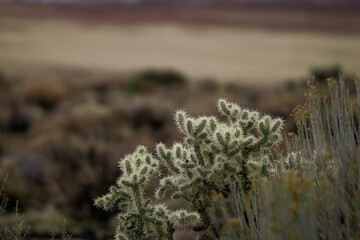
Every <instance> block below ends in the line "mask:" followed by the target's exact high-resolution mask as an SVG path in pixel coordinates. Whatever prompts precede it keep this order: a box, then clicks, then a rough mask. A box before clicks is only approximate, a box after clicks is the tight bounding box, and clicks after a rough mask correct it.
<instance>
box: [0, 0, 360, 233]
mask: <svg viewBox="0 0 360 240" xmlns="http://www.w3.org/2000/svg"><path fill="white" fill-rule="evenodd" d="M359 70H360V4H359V2H358V1H357V0H353V1H351V0H348V1H345V0H343V1H341V0H333V1H330V0H329V1H326V0H319V1H316V0H312V1H302V0H289V1H268V0H263V1H261V0H257V1H250V0H249V1H241V0H237V1H235V0H233V1H231V0H218V1H216V0H214V1H211V0H138V1H136V0H122V1H121V0H98V1H96V0H89V1H86V0H82V1H80V0H79V1H72V0H38V1H36V0H24V1H16V0H7V1H6V0H0V179H1V180H3V179H4V178H5V177H6V176H8V177H7V184H6V194H7V196H8V197H9V198H10V202H9V205H8V212H9V214H6V215H4V216H2V217H1V218H0V221H2V222H6V221H9V219H11V218H12V217H13V215H12V214H11V212H12V210H13V208H14V207H15V205H16V200H18V201H19V206H20V208H21V211H22V213H23V214H24V219H25V221H26V224H28V225H29V226H30V227H31V232H30V235H29V238H31V239H49V238H51V237H52V238H56V237H58V236H61V232H62V231H63V227H62V226H63V224H62V223H63V221H64V219H66V221H67V227H68V231H69V232H71V234H73V236H74V238H75V239H110V238H111V237H112V234H113V229H114V225H115V224H116V220H115V218H114V214H111V213H104V212H103V211H102V210H99V209H96V208H94V207H93V199H94V198H95V197H97V196H101V195H102V194H104V193H105V192H106V191H107V189H108V187H109V186H110V185H112V184H113V183H114V182H115V180H116V178H117V177H118V176H119V174H120V171H119V170H118V168H117V161H118V160H119V159H120V158H121V157H123V156H124V155H125V154H127V153H131V152H132V151H133V150H134V149H135V147H136V146H137V145H138V144H143V145H146V146H148V148H149V149H150V150H151V151H153V149H154V146H155V144H156V143H157V142H160V141H162V142H164V143H166V144H171V143H172V142H173V141H176V140H180V139H181V135H180V134H179V133H178V132H177V131H176V128H175V126H174V121H173V113H174V112H175V111H176V110H177V109H179V108H182V109H185V110H186V111H188V113H189V114H192V115H203V114H217V112H216V107H215V103H216V100H217V99H218V98H220V97H225V98H228V99H229V100H232V101H235V102H237V103H239V104H240V105H241V106H244V107H250V108H255V109H257V110H259V111H262V112H265V113H269V114H272V115H274V116H280V117H282V118H284V119H285V122H286V127H285V130H284V132H289V131H290V132H294V131H296V127H295V123H294V121H293V120H292V118H291V116H290V115H291V113H292V109H294V108H295V107H296V106H297V105H299V104H303V103H304V99H305V97H304V92H305V89H306V81H307V80H309V79H312V78H313V77H315V79H316V81H318V82H319V83H320V84H322V83H324V82H326V79H327V78H329V77H338V76H339V75H343V76H345V78H351V77H353V76H354V75H356V74H357V73H358V72H359ZM153 185H154V187H155V186H156V181H154V183H153ZM152 190H153V189H149V196H152ZM167 204H168V205H169V206H170V207H172V208H177V207H178V206H181V205H182V203H181V202H177V201H173V200H172V201H168V202H167ZM188 235H189V233H188V230H186V229H185V230H182V231H180V232H179V233H177V237H178V239H183V238H184V237H185V236H188Z"/></svg>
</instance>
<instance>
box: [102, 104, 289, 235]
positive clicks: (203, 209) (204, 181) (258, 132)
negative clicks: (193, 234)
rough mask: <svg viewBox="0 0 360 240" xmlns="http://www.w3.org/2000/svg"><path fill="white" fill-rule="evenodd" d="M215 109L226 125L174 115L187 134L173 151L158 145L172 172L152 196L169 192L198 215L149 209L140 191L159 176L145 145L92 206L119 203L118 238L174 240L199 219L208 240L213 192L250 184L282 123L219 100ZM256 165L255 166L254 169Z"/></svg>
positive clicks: (211, 119) (128, 158)
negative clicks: (237, 181)
mask: <svg viewBox="0 0 360 240" xmlns="http://www.w3.org/2000/svg"><path fill="white" fill-rule="evenodd" d="M218 108H219V111H220V112H221V113H222V114H223V115H225V116H226V117H227V118H228V121H227V122H226V123H224V122H220V121H219V120H218V119H216V118H215V117H198V118H192V117H189V116H188V115H187V114H186V113H185V112H184V111H178V112H176V114H175V116H176V123H177V126H178V128H179V130H180V131H181V132H182V133H183V134H184V135H185V137H184V141H183V142H182V143H175V144H174V145H173V146H172V148H167V147H166V146H165V145H164V144H162V143H159V144H158V145H157V147H156V148H157V153H158V156H159V158H160V159H161V160H162V161H163V162H164V163H165V165H166V166H167V168H168V169H169V170H170V172H172V173H173V174H172V175H171V176H168V177H165V178H163V179H161V180H160V186H159V188H158V189H157V191H156V197H158V198H161V197H162V196H164V193H165V191H166V190H169V189H171V190H173V195H172V197H173V198H183V199H185V200H187V201H188V202H190V203H192V205H193V207H194V208H195V210H196V211H197V213H191V212H187V211H185V210H179V211H175V212H172V211H170V210H169V209H167V208H166V207H165V206H164V205H152V204H150V200H148V199H145V197H144V189H145V187H146V184H147V183H148V182H149V180H150V178H151V176H152V175H157V174H158V173H159V162H158V160H157V159H155V158H153V157H152V155H151V154H150V153H149V152H148V151H147V149H146V148H145V147H143V146H139V147H138V148H137V149H136V151H135V152H134V153H133V154H130V155H127V156H126V157H125V158H124V159H122V160H121V161H120V164H119V167H120V169H121V170H122V171H123V175H122V176H121V177H120V178H119V180H118V182H117V185H116V186H112V187H111V188H110V191H109V193H108V194H107V195H105V196H103V197H101V198H98V199H97V200H96V205H97V206H101V207H103V208H104V209H105V210H109V209H111V208H112V207H114V206H115V205H116V204H118V203H119V204H118V207H119V210H120V214H119V226H118V229H117V231H116V239H140V238H141V237H142V236H151V235H153V236H158V239H163V238H165V239H172V238H173V233H174V225H179V226H181V225H184V224H188V223H193V222H196V221H197V220H199V218H201V221H202V226H198V227H196V228H195V229H196V230H198V231H202V233H201V235H200V239H208V238H209V237H208V236H209V234H208V231H209V230H211V229H212V228H213V227H212V226H211V222H210V218H209V217H208V215H207V210H208V208H209V206H210V202H211V195H212V193H217V194H219V193H220V194H223V195H224V196H227V195H228V194H229V193H230V191H231V190H230V188H229V185H228V184H227V182H228V180H230V179H231V178H237V177H239V176H240V177H241V178H242V179H243V181H244V188H245V190H246V189H248V188H249V186H250V183H251V181H250V177H251V171H254V169H256V166H262V165H263V162H264V161H265V160H266V161H267V162H268V159H269V158H268V155H269V152H270V149H271V147H272V146H273V145H274V144H276V143H277V142H279V141H280V136H281V135H280V131H281V128H282V120H281V119H279V118H272V117H270V116H267V115H265V116H261V115H260V114H259V113H258V112H257V111H250V110H248V109H243V108H240V107H239V106H238V105H236V104H234V103H231V102H228V101H226V100H224V99H220V100H219V101H218ZM254 166H255V167H254Z"/></svg>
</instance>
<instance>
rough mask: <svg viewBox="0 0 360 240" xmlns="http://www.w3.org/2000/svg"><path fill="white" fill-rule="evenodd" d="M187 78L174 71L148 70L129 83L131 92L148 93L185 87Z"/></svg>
mask: <svg viewBox="0 0 360 240" xmlns="http://www.w3.org/2000/svg"><path fill="white" fill-rule="evenodd" d="M186 83H187V80H186V79H185V77H184V76H183V75H182V74H180V73H179V72H176V71H173V70H146V71H143V72H140V73H137V74H135V75H133V76H131V77H130V78H129V79H128V81H127V87H128V89H129V91H130V92H134V93H137V92H148V91H154V90H155V89H156V88H159V87H160V88H162V87H164V88H171V87H184V86H185V85H186Z"/></svg>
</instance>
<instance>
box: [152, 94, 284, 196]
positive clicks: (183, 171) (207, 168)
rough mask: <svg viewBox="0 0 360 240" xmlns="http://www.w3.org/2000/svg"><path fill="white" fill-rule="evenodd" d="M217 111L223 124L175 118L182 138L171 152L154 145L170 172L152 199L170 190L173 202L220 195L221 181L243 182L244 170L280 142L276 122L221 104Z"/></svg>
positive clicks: (207, 119) (211, 119) (182, 114)
mask: <svg viewBox="0 0 360 240" xmlns="http://www.w3.org/2000/svg"><path fill="white" fill-rule="evenodd" d="M218 109H219V111H220V112H221V113H222V114H223V115H225V116H226V117H227V119H228V121H227V122H226V123H224V122H220V121H219V120H217V119H216V118H215V117H198V118H193V117H190V116H188V115H187V114H186V113H185V112H184V111H178V112H177V113H176V115H175V120H176V124H177V125H178V128H179V129H180V131H181V132H182V133H183V134H184V135H185V137H184V141H183V143H175V144H174V145H173V146H172V148H167V147H166V146H165V145H164V144H162V143H160V144H158V145H157V153H158V156H159V158H160V159H161V160H163V161H164V162H165V164H166V166H167V167H168V169H169V170H170V171H171V172H173V175H172V176H169V177H167V178H164V179H163V180H162V181H161V182H160V187H159V188H158V190H157V194H156V196H157V197H162V196H163V194H164V192H165V191H166V190H167V189H172V190H173V192H174V194H173V197H174V198H179V197H182V198H185V199H186V200H188V201H193V200H194V199H199V198H201V196H203V193H204V192H209V191H212V190H214V191H216V192H222V191H223V190H224V187H225V186H226V184H225V182H226V179H228V178H229V177H232V176H234V177H235V176H239V175H240V176H243V177H244V178H246V177H248V174H249V173H248V171H249V169H248V167H249V165H251V166H253V165H254V164H255V165H256V164H260V163H261V161H264V159H267V154H268V152H269V151H270V148H271V147H272V146H273V145H274V144H276V143H278V142H279V141H280V139H281V134H280V131H281V128H282V125H283V121H282V120H281V119H280V118H272V117H270V116H268V115H264V116H261V115H260V114H259V112H257V111H251V110H248V109H244V108H241V107H239V106H238V105H237V104H234V103H231V102H229V101H227V100H225V99H220V100H219V101H218Z"/></svg>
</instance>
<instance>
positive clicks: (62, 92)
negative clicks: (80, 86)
mask: <svg viewBox="0 0 360 240" xmlns="http://www.w3.org/2000/svg"><path fill="white" fill-rule="evenodd" d="M66 94H67V91H66V88H65V86H64V84H62V83H60V82H56V81H37V82H29V83H26V84H25V85H24V87H23V89H22V96H23V98H24V99H25V101H26V102H28V103H31V104H36V105H39V106H40V107H41V108H43V109H44V110H52V109H54V108H55V107H56V106H57V105H58V104H59V102H60V101H61V100H62V99H63V98H64V97H65V96H66Z"/></svg>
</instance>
